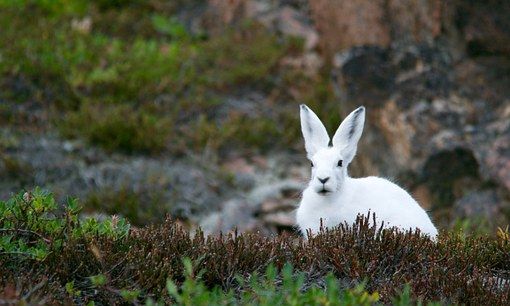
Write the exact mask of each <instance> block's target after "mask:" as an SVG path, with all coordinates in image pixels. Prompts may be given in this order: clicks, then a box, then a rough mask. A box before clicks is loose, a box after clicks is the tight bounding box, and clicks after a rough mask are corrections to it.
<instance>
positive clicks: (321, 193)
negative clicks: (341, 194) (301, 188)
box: [317, 188, 331, 196]
mask: <svg viewBox="0 0 510 306" xmlns="http://www.w3.org/2000/svg"><path fill="white" fill-rule="evenodd" d="M317 193H318V194H320V195H322V196H325V195H327V194H329V193H331V191H330V190H327V189H326V188H322V189H321V190H319V191H317Z"/></svg>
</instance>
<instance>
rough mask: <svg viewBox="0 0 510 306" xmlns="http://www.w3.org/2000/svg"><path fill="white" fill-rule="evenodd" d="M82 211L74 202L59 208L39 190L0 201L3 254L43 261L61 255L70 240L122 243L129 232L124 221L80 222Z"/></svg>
mask: <svg viewBox="0 0 510 306" xmlns="http://www.w3.org/2000/svg"><path fill="white" fill-rule="evenodd" d="M79 211H80V208H79V207H78V204H77V201H76V200H75V199H70V198H69V199H68V200H67V202H66V203H65V205H63V206H61V207H59V205H57V203H56V202H55V199H54V198H53V195H52V194H51V193H48V192H46V191H44V190H42V189H40V188H36V189H35V190H34V191H33V192H25V193H19V194H18V195H15V196H14V197H12V198H11V199H9V200H7V201H0V254H4V255H13V256H14V257H15V258H16V257H18V256H21V258H29V259H35V260H37V261H43V260H45V259H46V257H47V256H48V255H49V254H50V253H52V252H60V251H61V249H62V247H63V245H64V244H65V241H66V240H67V239H72V238H78V237H95V236H105V237H109V238H111V239H121V238H124V237H126V235H127V233H128V231H129V224H128V223H127V222H126V221H125V220H124V219H119V218H110V219H107V220H104V221H97V220H96V219H92V218H89V219H84V220H80V219H79V218H78V213H79Z"/></svg>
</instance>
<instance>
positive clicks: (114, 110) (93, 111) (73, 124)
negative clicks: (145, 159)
mask: <svg viewBox="0 0 510 306" xmlns="http://www.w3.org/2000/svg"><path fill="white" fill-rule="evenodd" d="M61 129H62V131H63V132H64V133H65V135H68V136H78V135H80V136H83V137H85V138H86V139H87V140H88V141H89V142H90V143H92V144H97V145H100V146H102V147H104V148H106V149H108V150H120V151H123V152H126V153H133V152H159V151H162V150H163V149H164V148H165V147H166V145H167V143H168V142H169V141H170V136H171V130H172V125H171V122H170V121H169V120H168V119H166V118H161V117H159V116H157V115H155V114H152V113H150V112H145V111H143V110H139V111H138V110H136V109H134V108H133V107H132V106H129V105H123V104H121V105H108V104H107V105H85V106H84V107H82V108H81V109H80V110H79V111H78V112H74V113H71V114H69V115H68V117H67V118H66V121H65V123H63V124H62V126H61Z"/></svg>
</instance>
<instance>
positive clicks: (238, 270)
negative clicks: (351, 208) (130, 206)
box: [0, 189, 510, 305]
mask: <svg viewBox="0 0 510 306" xmlns="http://www.w3.org/2000/svg"><path fill="white" fill-rule="evenodd" d="M0 207H1V209H0V229H1V230H0V239H1V243H2V244H1V248H0V252H1V253H2V254H1V255H2V256H0V299H7V298H8V299H10V300H12V301H17V302H34V303H35V302H37V301H44V302H45V303H50V304H51V303H53V304H55V303H65V304H80V305H84V304H88V303H97V304H119V303H132V304H142V303H147V304H153V305H154V304H162V303H164V304H168V303H177V304H184V305H200V304H207V303H209V305H237V304H248V305H269V304H283V305H305V304H327V305H337V304H338V305H340V304H341V305H344V304H348V305H371V304H374V303H394V304H398V305H410V304H413V305H414V304H416V303H418V304H420V303H425V304H426V303H429V302H434V301H435V302H438V303H441V304H470V303H472V304H491V305H507V304H508V302H509V301H510V288H509V283H508V278H509V275H510V240H509V234H508V230H505V229H500V230H499V231H498V233H497V234H496V235H495V236H488V235H476V236H469V235H465V233H462V232H442V233H440V234H439V236H438V238H437V241H435V242H434V241H431V240H430V239H429V238H428V237H425V236H423V235H421V234H420V233H419V232H400V231H397V230H396V229H383V228H382V227H380V226H377V225H374V222H373V221H372V220H369V216H365V217H363V216H360V217H359V218H358V219H357V220H356V223H355V224H353V225H349V224H341V225H339V227H337V228H334V229H325V230H324V229H323V230H321V231H320V232H319V233H317V235H314V236H310V237H308V239H307V240H304V239H303V238H301V237H297V236H293V235H288V234H284V235H280V236H275V237H267V236H262V235H260V234H257V233H243V234H238V233H235V232H234V233H228V234H223V235H219V236H205V235H204V234H203V233H202V232H201V231H200V230H197V231H196V232H195V233H193V234H190V232H189V231H186V230H185V229H183V228H182V227H181V226H180V225H178V223H176V222H174V221H173V220H171V219H167V220H166V221H165V222H163V223H162V224H152V225H149V226H146V227H144V228H138V229H131V228H130V227H129V224H128V223H127V222H125V221H124V220H123V219H122V218H117V217H113V218H107V219H105V220H103V221H99V220H95V219H81V218H80V217H79V215H78V212H79V210H80V208H79V205H78V202H77V201H76V200H71V199H70V200H68V201H67V202H66V203H65V204H64V205H59V204H58V203H56V202H55V200H54V198H53V197H52V195H51V194H50V193H48V192H44V191H43V190H41V189H36V190H34V191H32V192H24V193H20V194H17V195H15V196H13V197H12V198H11V199H9V200H7V201H3V202H0ZM371 217H373V216H371ZM369 221H370V222H369Z"/></svg>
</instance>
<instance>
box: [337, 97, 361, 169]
mask: <svg viewBox="0 0 510 306" xmlns="http://www.w3.org/2000/svg"><path fill="white" fill-rule="evenodd" d="M364 123H365V107H363V106H361V107H358V108H357V109H356V110H354V111H353V112H352V113H350V114H349V116H347V117H346V118H345V119H344V121H343V122H342V124H340V126H339V127H338V130H336V133H335V135H334V136H333V146H334V147H336V148H338V149H339V150H340V154H341V155H342V158H343V159H344V162H345V163H346V164H348V163H350V162H351V161H352V159H353V158H354V155H356V148H357V147H358V141H359V139H360V137H361V133H362V132H363V124H364Z"/></svg>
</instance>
